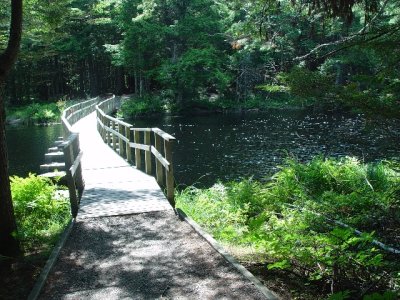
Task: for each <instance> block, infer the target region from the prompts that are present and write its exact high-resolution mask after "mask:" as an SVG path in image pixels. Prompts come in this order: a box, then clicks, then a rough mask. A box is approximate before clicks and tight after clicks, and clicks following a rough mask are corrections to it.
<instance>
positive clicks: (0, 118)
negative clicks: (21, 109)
mask: <svg viewBox="0 0 400 300" xmlns="http://www.w3.org/2000/svg"><path fill="white" fill-rule="evenodd" d="M21 33H22V0H11V24H10V37H9V40H8V44H7V48H6V49H5V50H4V52H3V53H1V54H0V255H4V256H17V255H19V252H20V251H19V243H18V241H17V239H16V238H15V237H14V236H13V234H14V233H15V232H16V230H17V226H16V223H15V217H14V209H13V204H12V199H11V191H10V179H9V174H8V157H7V144H6V132H5V123H6V122H5V121H6V120H5V119H6V114H5V108H4V101H3V99H2V97H1V90H2V87H3V84H4V82H5V79H6V76H7V74H8V73H9V71H10V70H11V67H12V66H13V64H14V62H15V60H16V59H17V55H18V51H19V45H20V42H21Z"/></svg>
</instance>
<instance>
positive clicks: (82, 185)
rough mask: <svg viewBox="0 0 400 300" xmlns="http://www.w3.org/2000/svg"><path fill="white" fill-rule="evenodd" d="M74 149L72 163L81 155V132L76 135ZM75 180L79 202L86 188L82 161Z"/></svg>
mask: <svg viewBox="0 0 400 300" xmlns="http://www.w3.org/2000/svg"><path fill="white" fill-rule="evenodd" d="M72 147H73V148H72V149H73V161H72V163H74V161H75V158H76V157H77V156H78V155H79V153H80V152H81V147H80V144H79V134H76V137H75V139H74V141H73V143H72ZM75 174H76V175H75V176H74V177H75V178H76V179H75V182H76V187H77V188H78V195H79V198H78V203H79V202H80V199H81V196H82V193H83V190H84V188H85V182H84V180H83V175H82V164H81V163H80V164H79V167H78V168H77V169H76V172H75Z"/></svg>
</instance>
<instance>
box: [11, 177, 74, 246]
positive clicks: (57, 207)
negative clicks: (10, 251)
mask: <svg viewBox="0 0 400 300" xmlns="http://www.w3.org/2000/svg"><path fill="white" fill-rule="evenodd" d="M57 189H59V187H58V186H56V185H54V184H53V183H52V182H51V181H50V180H48V179H46V178H43V177H39V176H36V175H33V174H29V176H28V177H26V178H21V177H17V176H13V177H11V193H12V198H13V203H14V213H15V217H16V220H17V228H18V236H17V237H18V239H19V240H20V241H21V242H22V245H23V248H24V250H25V252H31V251H38V250H43V249H45V250H48V248H49V247H50V246H51V245H52V244H53V243H54V242H55V241H56V239H57V238H58V235H59V234H60V233H61V232H62V230H63V229H64V228H65V226H66V224H67V223H68V222H69V220H70V219H71V215H70V210H69V201H68V200H67V199H65V198H63V197H61V196H57V197H56V191H57ZM56 198H57V199H56Z"/></svg>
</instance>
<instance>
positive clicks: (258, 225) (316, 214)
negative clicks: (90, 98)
mask: <svg viewBox="0 0 400 300" xmlns="http://www.w3.org/2000/svg"><path fill="white" fill-rule="evenodd" d="M399 196H400V177H399V174H398V173H396V172H395V171H393V169H392V168H390V167H389V166H388V164H387V163H375V164H362V163H360V162H359V161H357V160H356V159H354V158H344V159H322V158H316V159H314V160H312V161H311V162H309V163H308V164H301V163H299V162H297V161H294V160H289V161H287V163H286V165H285V166H284V167H283V168H282V169H281V170H280V171H279V172H278V173H277V174H275V175H274V176H273V177H272V180H271V181H270V182H269V183H266V184H261V183H258V182H255V181H253V180H244V181H242V182H239V183H228V184H225V185H224V184H221V183H219V184H216V185H214V186H213V187H211V188H209V189H205V190H198V189H195V188H193V187H192V188H188V189H186V190H184V191H183V192H180V193H179V194H178V196H177V206H178V207H180V208H182V209H183V210H184V211H185V212H186V213H188V214H189V215H190V216H192V217H193V218H194V219H195V220H196V221H197V222H199V223H200V224H201V225H203V226H204V227H205V228H206V229H207V230H208V231H210V232H211V233H212V234H213V235H214V236H215V237H216V238H217V239H220V240H222V241H225V242H228V243H235V244H236V243H239V244H240V245H242V246H246V247H247V246H249V245H250V246H252V247H254V248H255V249H257V250H258V251H260V252H262V253H263V254H264V255H263V256H264V257H266V258H267V261H268V268H269V269H283V270H288V271H289V270H290V272H294V273H295V274H297V275H299V276H302V278H304V280H308V281H310V282H313V283H315V284H318V285H319V286H322V289H324V290H325V292H326V294H329V293H337V292H339V291H347V292H345V293H342V295H348V298H349V299H355V298H360V297H362V296H364V295H365V294H368V293H372V292H375V291H384V290H398V289H399V288H400V274H399V273H398V270H399V267H400V265H399V263H398V255H399V254H394V253H391V252H388V251H385V250H384V249H382V247H380V246H379V245H377V240H379V241H380V242H384V243H386V245H387V246H390V245H392V246H395V245H396V244H397V245H398V244H399V236H400V234H399V229H398V228H400V218H399V217H400V201H399ZM356 229H357V230H358V231H356ZM360 231H361V232H360ZM337 295H339V294H337ZM388 299H391V298H388ZM392 299H394V296H393V297H392Z"/></svg>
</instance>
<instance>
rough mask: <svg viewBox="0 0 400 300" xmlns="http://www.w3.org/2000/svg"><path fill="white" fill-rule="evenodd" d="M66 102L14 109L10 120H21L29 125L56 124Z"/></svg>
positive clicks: (31, 105) (35, 104) (38, 104)
mask: <svg viewBox="0 0 400 300" xmlns="http://www.w3.org/2000/svg"><path fill="white" fill-rule="evenodd" d="M63 103H64V102H62V101H59V102H57V103H46V104H42V103H33V104H30V105H27V106H23V107H18V108H12V109H11V111H10V114H9V116H8V117H9V118H10V119H21V120H22V121H23V122H24V123H27V124H32V123H33V124H43V123H51V122H56V121H58V120H59V119H60V115H61V111H62V109H63V107H64V104H63Z"/></svg>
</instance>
